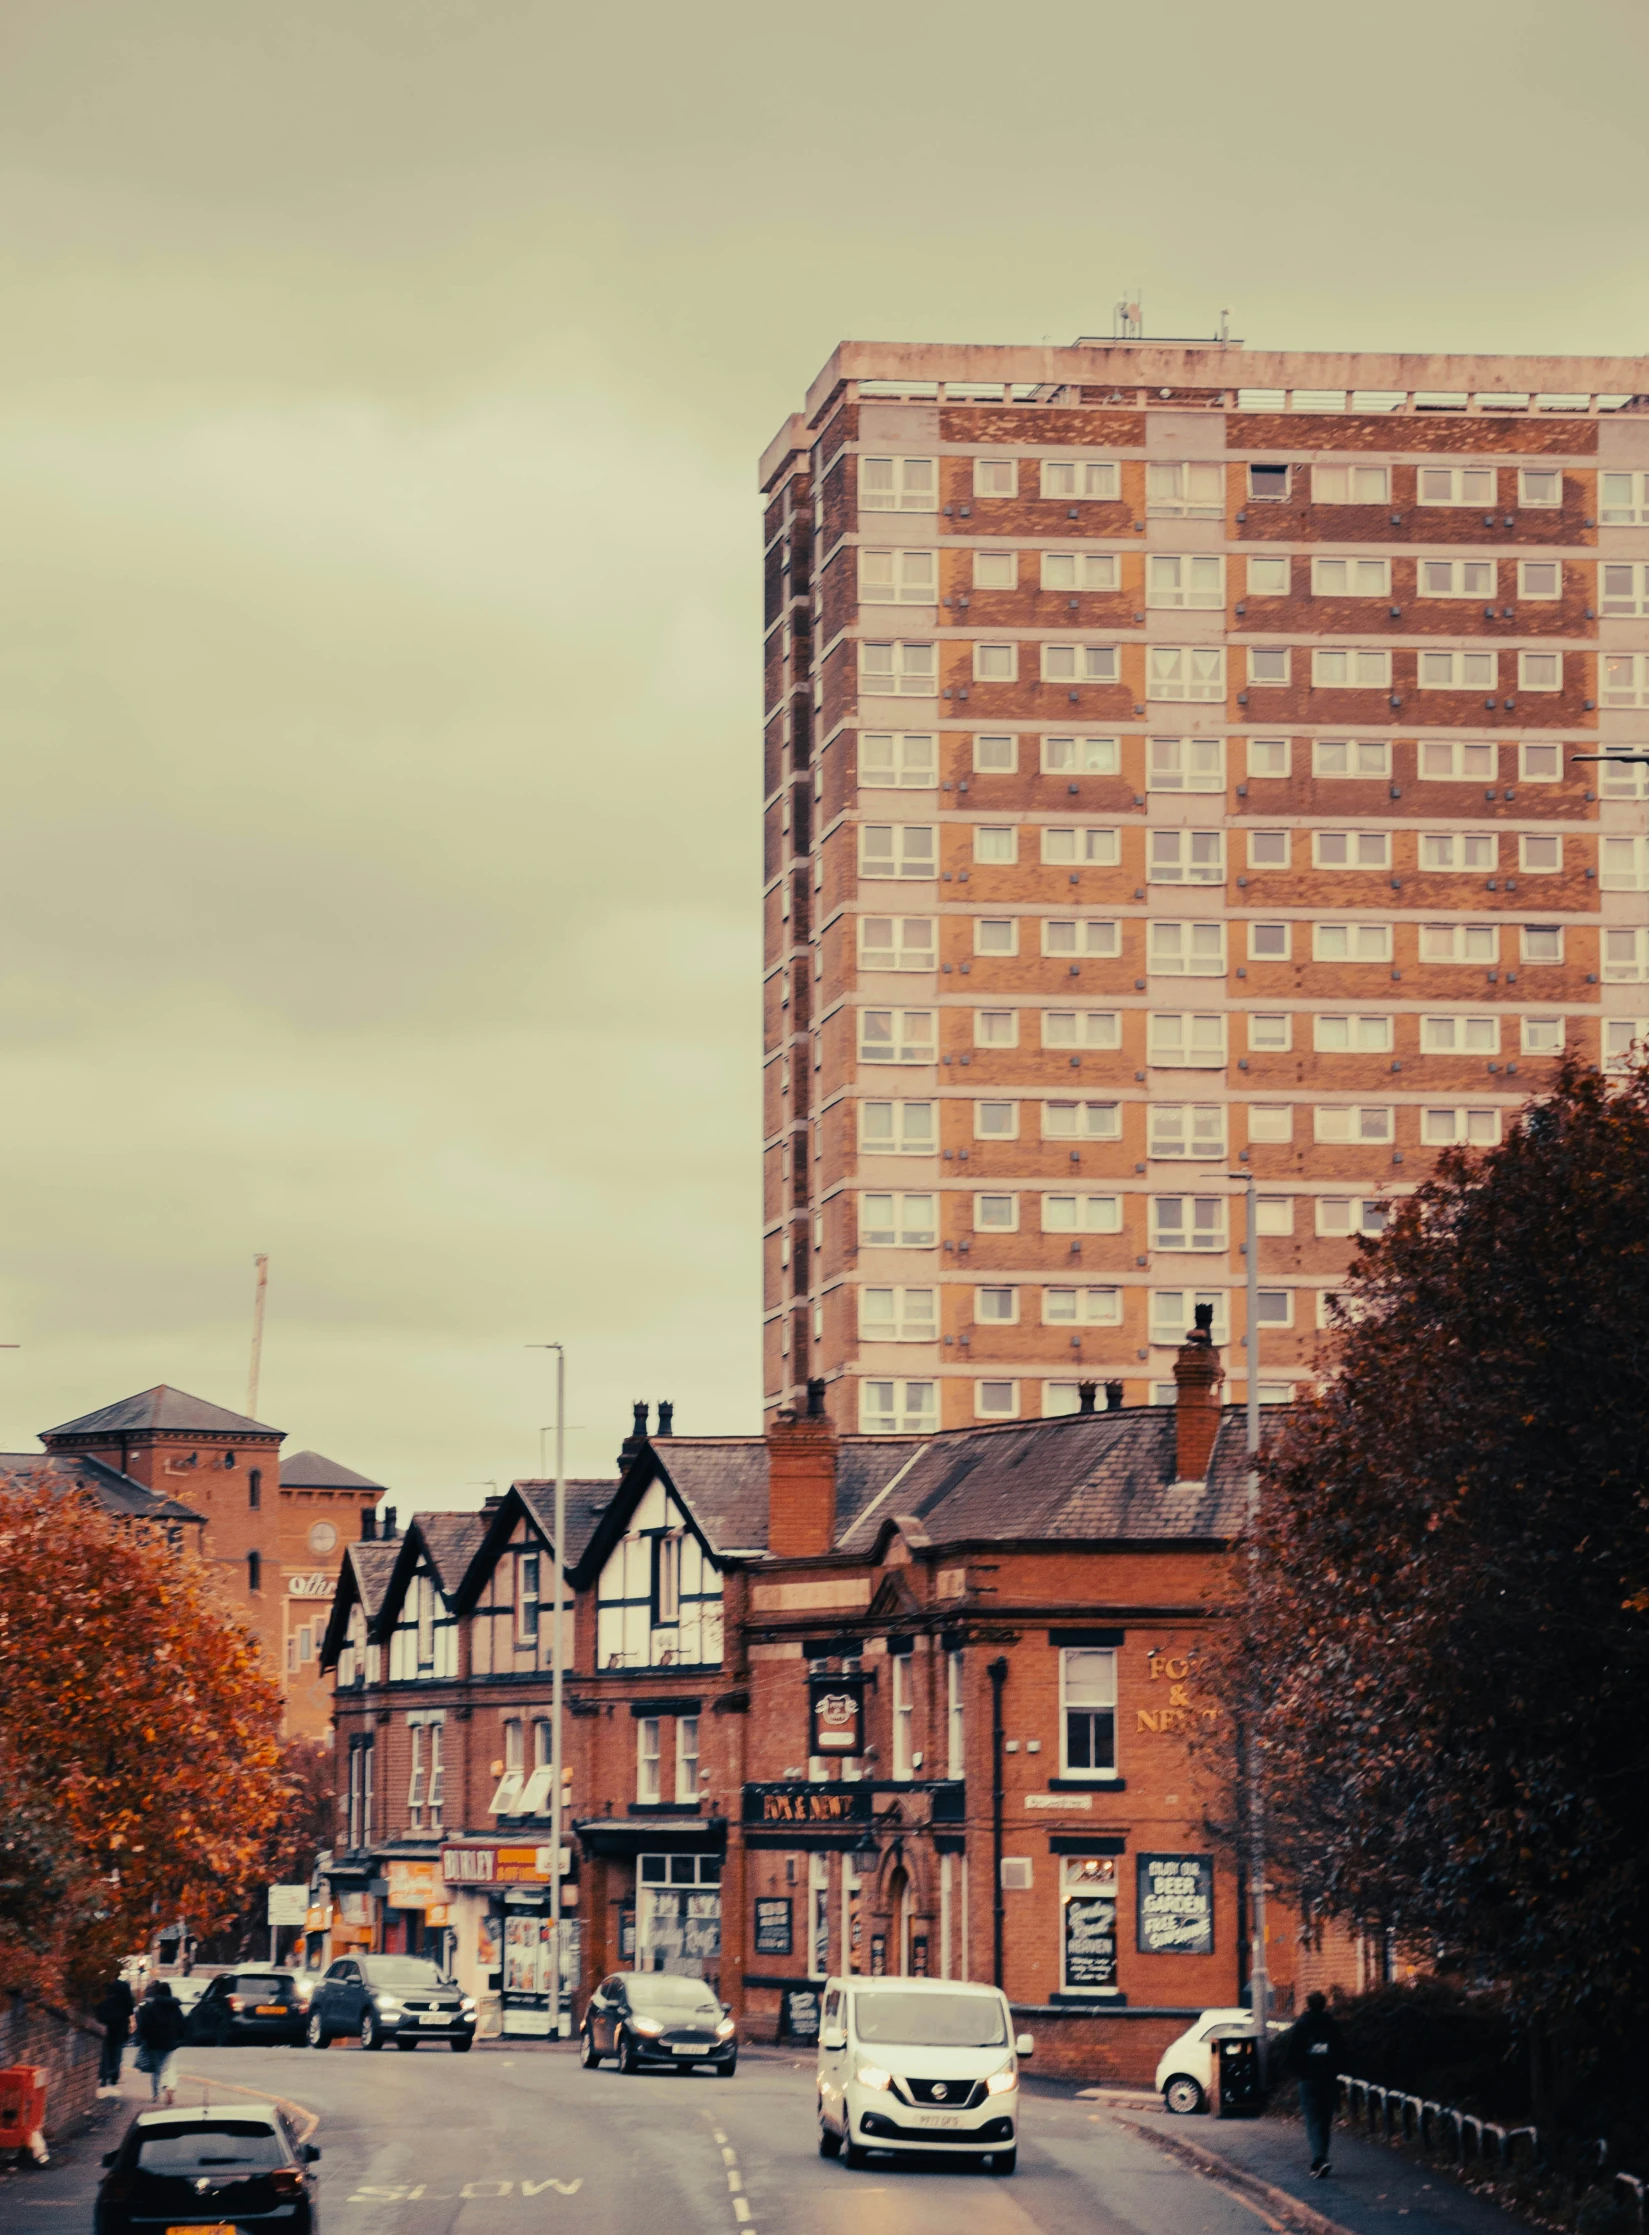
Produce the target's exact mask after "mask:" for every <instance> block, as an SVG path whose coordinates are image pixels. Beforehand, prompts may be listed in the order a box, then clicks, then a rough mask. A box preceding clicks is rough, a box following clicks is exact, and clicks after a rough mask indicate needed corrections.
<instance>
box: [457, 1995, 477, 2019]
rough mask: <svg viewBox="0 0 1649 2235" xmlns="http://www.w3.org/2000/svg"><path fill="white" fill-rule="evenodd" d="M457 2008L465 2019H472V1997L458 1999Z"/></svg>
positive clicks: (473, 2000) (473, 2007)
mask: <svg viewBox="0 0 1649 2235" xmlns="http://www.w3.org/2000/svg"><path fill="white" fill-rule="evenodd" d="M458 2007H459V2009H460V2010H462V2012H463V2013H464V2015H465V2017H466V2018H470V2017H473V2016H474V2015H475V1997H474V1995H472V1994H466V1995H463V1996H462V1997H460V1999H459V2003H458Z"/></svg>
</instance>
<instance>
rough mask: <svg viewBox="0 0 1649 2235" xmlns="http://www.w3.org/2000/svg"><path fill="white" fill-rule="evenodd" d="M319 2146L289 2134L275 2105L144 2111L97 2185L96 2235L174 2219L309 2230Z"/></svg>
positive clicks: (125, 2234) (124, 2234)
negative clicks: (225, 2109)
mask: <svg viewBox="0 0 1649 2235" xmlns="http://www.w3.org/2000/svg"><path fill="white" fill-rule="evenodd" d="M320 2154H321V2153H320V2151H319V2150H318V2149H317V2148H316V2147H315V2145H314V2143H313V2142H294V2141H293V2139H292V2136H291V2134H290V2132H289V2130H288V2128H287V2124H286V2121H285V2119H284V2118H283V2117H282V2116H281V2114H280V2112H278V2111H265V2110H253V2109H250V2108H244V2107H242V2106H239V2105H237V2106H236V2108H235V2109H234V2110H232V2111H203V2110H200V2109H198V2108H197V2109H195V2110H192V2111H143V2112H140V2113H139V2114H138V2116H137V2117H136V2118H135V2119H134V2120H133V2121H132V2123H131V2125H130V2126H129V2127H128V2128H127V2130H126V2139H125V2140H124V2141H123V2142H122V2143H121V2145H120V2147H119V2149H118V2150H111V2151H110V2152H109V2154H108V2156H107V2157H106V2158H105V2159H104V2160H103V2163H104V2164H105V2166H106V2167H107V2168H108V2171H107V2172H106V2173H105V2174H104V2176H103V2179H102V2182H101V2183H100V2185H99V2187H98V2191H97V2205H96V2211H95V2216H94V2219H93V2226H94V2229H95V2231H96V2235H157V2231H160V2235H163V2231H164V2230H166V2229H168V2228H174V2227H199V2228H214V2229H223V2230H228V2231H231V2235H233V2231H235V2230H244V2231H246V2235H256V2231H257V2230H261V2229H268V2230H269V2235H277V2231H278V2235H315V2229H316V2224H317V2223H316V2216H315V2176H314V2173H313V2172H312V2171H311V2167H312V2166H313V2165H314V2163H315V2160H316V2159H317V2158H318V2157H319V2156H320Z"/></svg>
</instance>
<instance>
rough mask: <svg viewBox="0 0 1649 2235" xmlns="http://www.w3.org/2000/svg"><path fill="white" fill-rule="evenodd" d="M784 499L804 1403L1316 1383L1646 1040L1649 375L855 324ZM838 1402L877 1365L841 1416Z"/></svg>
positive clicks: (804, 434)
mask: <svg viewBox="0 0 1649 2235" xmlns="http://www.w3.org/2000/svg"><path fill="white" fill-rule="evenodd" d="M761 480H762V488H763V492H764V499H765V514H764V546H765V556H766V636H765V654H766V656H765V667H764V675H765V781H764V789H765V797H766V833H765V846H766V850H765V880H766V882H765V893H766V978H765V994H766V1042H765V1045H766V1073H765V1087H766V1092H765V1120H764V1129H765V1165H766V1169H765V1221H766V1223H765V1247H766V1263H765V1282H766V1313H765V1336H766V1345H765V1378H764V1390H765V1402H766V1407H767V1410H768V1411H769V1412H772V1411H774V1410H776V1409H778V1408H781V1407H784V1406H788V1405H792V1404H795V1403H798V1402H799V1401H800V1397H801V1392H802V1389H803V1385H804V1384H805V1383H806V1381H807V1380H808V1379H809V1378H811V1377H814V1376H823V1377H825V1378H826V1379H827V1380H828V1381H830V1382H831V1383H832V1385H833V1386H832V1388H831V1390H830V1392H829V1397H828V1404H829V1408H830V1411H831V1413H832V1416H833V1417H834V1418H835V1419H836V1421H837V1422H838V1424H839V1425H840V1426H841V1427H842V1428H844V1429H863V1430H875V1431H879V1432H885V1431H887V1430H890V1429H893V1430H900V1429H913V1430H914V1429H927V1428H933V1427H938V1426H945V1427H953V1426H960V1425H962V1424H964V1423H971V1422H973V1421H976V1420H989V1419H996V1418H1003V1419H1006V1418H1010V1417H1014V1416H1019V1417H1028V1416H1034V1415H1037V1414H1039V1413H1045V1412H1057V1411H1062V1410H1065V1409H1068V1408H1072V1407H1074V1406H1075V1405H1076V1404H1077V1402H1078V1395H1077V1392H1078V1385H1079V1384H1080V1383H1082V1382H1098V1383H1120V1384H1122V1394H1123V1397H1124V1400H1125V1401H1126V1402H1128V1403H1141V1402H1161V1401H1166V1400H1167V1399H1168V1398H1171V1397H1172V1394H1173V1387H1172V1361H1173V1356H1174V1351H1175V1348H1176V1346H1177V1345H1178V1344H1179V1343H1180V1342H1181V1341H1182V1340H1183V1339H1184V1336H1185V1334H1186V1332H1187V1330H1188V1328H1189V1327H1190V1326H1191V1324H1192V1320H1193V1313H1194V1309H1195V1306H1196V1305H1197V1304H1198V1303H1199V1302H1208V1303H1211V1304H1212V1306H1213V1310H1214V1337H1215V1340H1216V1341H1217V1342H1219V1343H1221V1344H1225V1343H1227V1342H1229V1343H1230V1345H1231V1349H1230V1351H1229V1353H1228V1363H1229V1366H1230V1369H1231V1382H1230V1383H1229V1384H1228V1386H1227V1389H1226V1392H1225V1395H1226V1399H1227V1401H1228V1402H1230V1401H1233V1400H1235V1401H1241V1400H1242V1399H1243V1398H1244V1397H1245V1396H1246V1394H1247V1391H1246V1366H1245V1357H1246V1345H1245V1342H1244V1337H1245V1335H1246V1332H1247V1330H1246V1328H1245V1326H1244V1297H1243V1279H1244V1275H1243V1257H1242V1240H1243V1232H1242V1218H1241V1192H1240V1190H1238V1189H1235V1188H1234V1187H1233V1186H1232V1184H1231V1182H1230V1181H1229V1180H1228V1179H1227V1177H1226V1175H1227V1171H1228V1170H1229V1171H1232V1172H1237V1171H1241V1170H1244V1169H1246V1170H1250V1171H1252V1172H1253V1173H1254V1174H1255V1175H1256V1176H1257V1180H1258V1219H1259V1232H1260V1240H1259V1249H1260V1292H1259V1319H1260V1345H1261V1347H1260V1353H1259V1355H1260V1360H1261V1366H1260V1373H1261V1393H1262V1396H1264V1397H1267V1398H1282V1397H1285V1396H1287V1395H1288V1394H1289V1393H1290V1392H1291V1390H1292V1389H1293V1388H1294V1387H1296V1386H1298V1385H1300V1384H1302V1383H1303V1382H1304V1381H1305V1379H1306V1378H1307V1377H1308V1376H1309V1373H1310V1368H1311V1361H1312V1358H1313V1355H1314V1352H1315V1350H1316V1347H1317V1342H1318V1331H1319V1328H1320V1327H1321V1325H1322V1324H1323V1313H1324V1305H1325V1299H1326V1298H1327V1297H1328V1296H1329V1295H1330V1294H1332V1292H1333V1290H1334V1286H1335V1283H1336V1280H1337V1279H1339V1278H1340V1277H1341V1276H1342V1274H1343V1270H1344V1267H1345V1265H1346V1262H1347V1258H1348V1255H1349V1253H1350V1250H1351V1248H1352V1245H1353V1240H1354V1237H1356V1236H1357V1235H1359V1234H1370V1233H1376V1232H1378V1231H1379V1230H1380V1228H1381V1226H1382V1225H1383V1224H1384V1222H1385V1221H1386V1219H1387V1218H1388V1217H1389V1216H1390V1214H1391V1208H1392V1205H1393V1204H1394V1203H1395V1202H1396V1201H1397V1200H1399V1199H1400V1198H1401V1196H1402V1195H1403V1193H1404V1192H1405V1191H1406V1190H1410V1189H1412V1188H1413V1187H1414V1186H1415V1185H1416V1184H1417V1183H1418V1182H1419V1181H1421V1180H1422V1179H1423V1178H1424V1177H1425V1176H1426V1174H1427V1173H1428V1171H1429V1170H1430V1168H1431V1166H1432V1163H1433V1161H1434V1159H1435V1157H1436V1155H1437V1153H1438V1151H1439V1150H1440V1149H1441V1148H1443V1147H1444V1146H1445V1145H1446V1144H1448V1143H1451V1142H1457V1141H1463V1142H1471V1143H1479V1142H1491V1141H1494V1140H1496V1139H1498V1138H1499V1137H1500V1136H1501V1135H1502V1133H1503V1132H1504V1130H1505V1128H1506V1126H1507V1125H1508V1124H1509V1123H1510V1121H1511V1120H1512V1118H1513V1116H1514V1114H1515V1113H1516V1111H1517V1110H1518V1108H1519V1106H1520V1105H1521V1103H1522V1102H1523V1101H1524V1099H1525V1098H1526V1097H1527V1096H1528V1095H1529V1094H1531V1093H1534V1092H1537V1091H1538V1090H1539V1088H1540V1086H1541V1084H1542V1082H1543V1080H1544V1079H1545V1078H1546V1077H1547V1076H1548V1075H1549V1072H1550V1068H1551V1065H1552V1062H1553V1060H1554V1058H1556V1057H1557V1056H1558V1055H1559V1054H1560V1053H1561V1052H1562V1051H1563V1050H1564V1049H1566V1048H1570V1049H1574V1050H1576V1051H1577V1052H1578V1053H1580V1054H1581V1055H1582V1056H1584V1057H1586V1058H1588V1059H1590V1060H1595V1061H1601V1062H1603V1063H1606V1064H1607V1063H1610V1062H1617V1061H1619V1059H1620V1058H1621V1056H1622V1055H1623V1053H1624V1051H1625V1050H1626V1049H1627V1048H1628V1047H1629V1045H1630V1044H1631V1043H1632V1041H1633V1040H1634V1039H1635V1038H1636V1037H1637V1036H1638V1035H1639V1034H1641V1033H1642V1032H1644V1030H1645V1019H1646V1018H1649V928H1646V927H1649V912H1646V898H1645V895H1646V875H1645V869H1646V864H1645V846H1646V841H1645V806H1644V800H1645V791H1644V783H1643V778H1644V774H1645V771H1644V770H1643V769H1642V768H1637V767H1633V766H1630V765H1624V764H1623V765H1621V766H1619V767H1616V768H1610V767H1609V766H1608V765H1607V764H1604V765H1602V766H1599V765H1596V764H1594V763H1592V762H1589V761H1586V760H1583V759H1581V758H1579V757H1578V756H1581V755H1585V754H1595V753H1607V752H1609V751H1610V750H1611V749H1615V748H1619V749H1621V750H1623V751H1626V750H1633V749H1638V750H1641V749H1642V748H1643V745H1644V742H1645V740H1646V739H1649V359H1643V358H1630V359H1614V358H1610V359H1596V358H1510V357H1402V356H1372V355H1369V356H1329V355H1317V354H1300V355H1291V354H1277V353H1268V352H1261V351H1253V350H1248V349H1245V348H1243V347H1242V346H1241V345H1239V344H1235V343H1227V344H1222V343H1219V342H1212V343H1190V344H1188V343H1167V342H1149V341H1135V342H1111V343H1105V342H1079V343H1077V344H1076V345H1074V346H1073V347H1070V348H1047V349H1030V348H1027V349H1020V348H975V347H966V348H963V347H959V348H954V349H952V348H944V347H929V346H915V345H912V346H905V345H886V344H879V343H878V344H871V343H844V344H843V345H842V346H841V347H840V348H839V349H838V350H837V351H836V353H835V354H834V356H833V357H832V358H831V359H830V362H829V363H828V364H827V365H826V366H825V368H824V370H823V371H822V372H821V373H820V375H819V377H818V379H817V380H816V381H815V382H814V383H813V386H812V388H811V390H810V391H809V394H808V397H807V402H806V405H805V408H804V409H803V410H802V411H801V412H799V413H798V414H797V415H796V416H795V417H794V418H792V419H791V420H790V421H789V422H788V423H787V424H786V425H785V426H784V427H783V428H782V429H781V431H780V433H779V434H778V436H777V437H776V438H775V439H774V441H773V442H772V444H771V445H770V446H769V448H768V451H767V454H766V456H765V457H764V459H763V461H762V467H761ZM836 1385H840V1386H836Z"/></svg>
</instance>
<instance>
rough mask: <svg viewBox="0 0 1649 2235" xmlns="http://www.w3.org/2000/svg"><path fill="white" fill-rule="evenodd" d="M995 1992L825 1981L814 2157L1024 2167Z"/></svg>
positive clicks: (1013, 2063) (1012, 2070)
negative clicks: (930, 2155) (979, 2161)
mask: <svg viewBox="0 0 1649 2235" xmlns="http://www.w3.org/2000/svg"><path fill="white" fill-rule="evenodd" d="M1034 2047H1035V2043H1034V2041H1033V2040H1032V2038H1031V2036H1030V2035H1029V2034H1028V2033H1021V2034H1020V2035H1018V2036H1017V2038H1016V2037H1015V2034H1014V2030H1013V2019H1012V2015H1011V2013H1010V2011H1009V2009H1008V2002H1007V1997H1006V1996H1005V1995H1004V1994H1003V1992H1002V1990H1001V1988H1000V1987H985V1986H972V1985H968V1984H966V1983H965V1982H963V1981H961V1980H954V1979H862V1978H857V1977H855V1978H852V1979H828V1980H827V1981H826V1982H825V1997H824V2010H823V2013H822V2016H821V2019H820V2024H819V2065H818V2111H819V2155H820V2156H821V2157H837V2156H840V2158H841V2160H842V2162H843V2164H844V2165H849V2166H859V2165H863V2164H864V2162H865V2159H866V2157H867V2155H868V2153H869V2152H870V2151H871V2150H923V2151H928V2150H932V2151H940V2152H948V2153H949V2154H950V2155H951V2156H953V2157H954V2156H956V2155H957V2154H958V2153H959V2152H961V2151H966V2152H967V2153H968V2154H969V2155H970V2156H978V2157H981V2158H983V2157H988V2158H989V2160H990V2168H991V2171H992V2172H993V2173H1011V2172H1012V2171H1013V2170H1014V2168H1015V2167H1016V2166H1017V2164H1018V2163H1019V2059H1020V2058H1021V2057H1028V2056H1029V2055H1030V2054H1031V2051H1032V2049H1033V2048H1034Z"/></svg>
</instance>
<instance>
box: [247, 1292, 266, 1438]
mask: <svg viewBox="0 0 1649 2235" xmlns="http://www.w3.org/2000/svg"><path fill="white" fill-rule="evenodd" d="M252 1266H253V1287H252V1365H251V1370H250V1372H249V1373H248V1374H247V1377H246V1417H247V1419H248V1420H256V1419H257V1417H258V1378H259V1376H260V1375H261V1373H262V1372H263V1304H264V1298H265V1297H266V1296H267V1294H268V1293H269V1259H268V1258H267V1257H266V1256H265V1255H264V1254H263V1253H262V1252H261V1251H260V1252H259V1254H258V1255H257V1256H256V1257H254V1258H253V1260H252Z"/></svg>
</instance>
